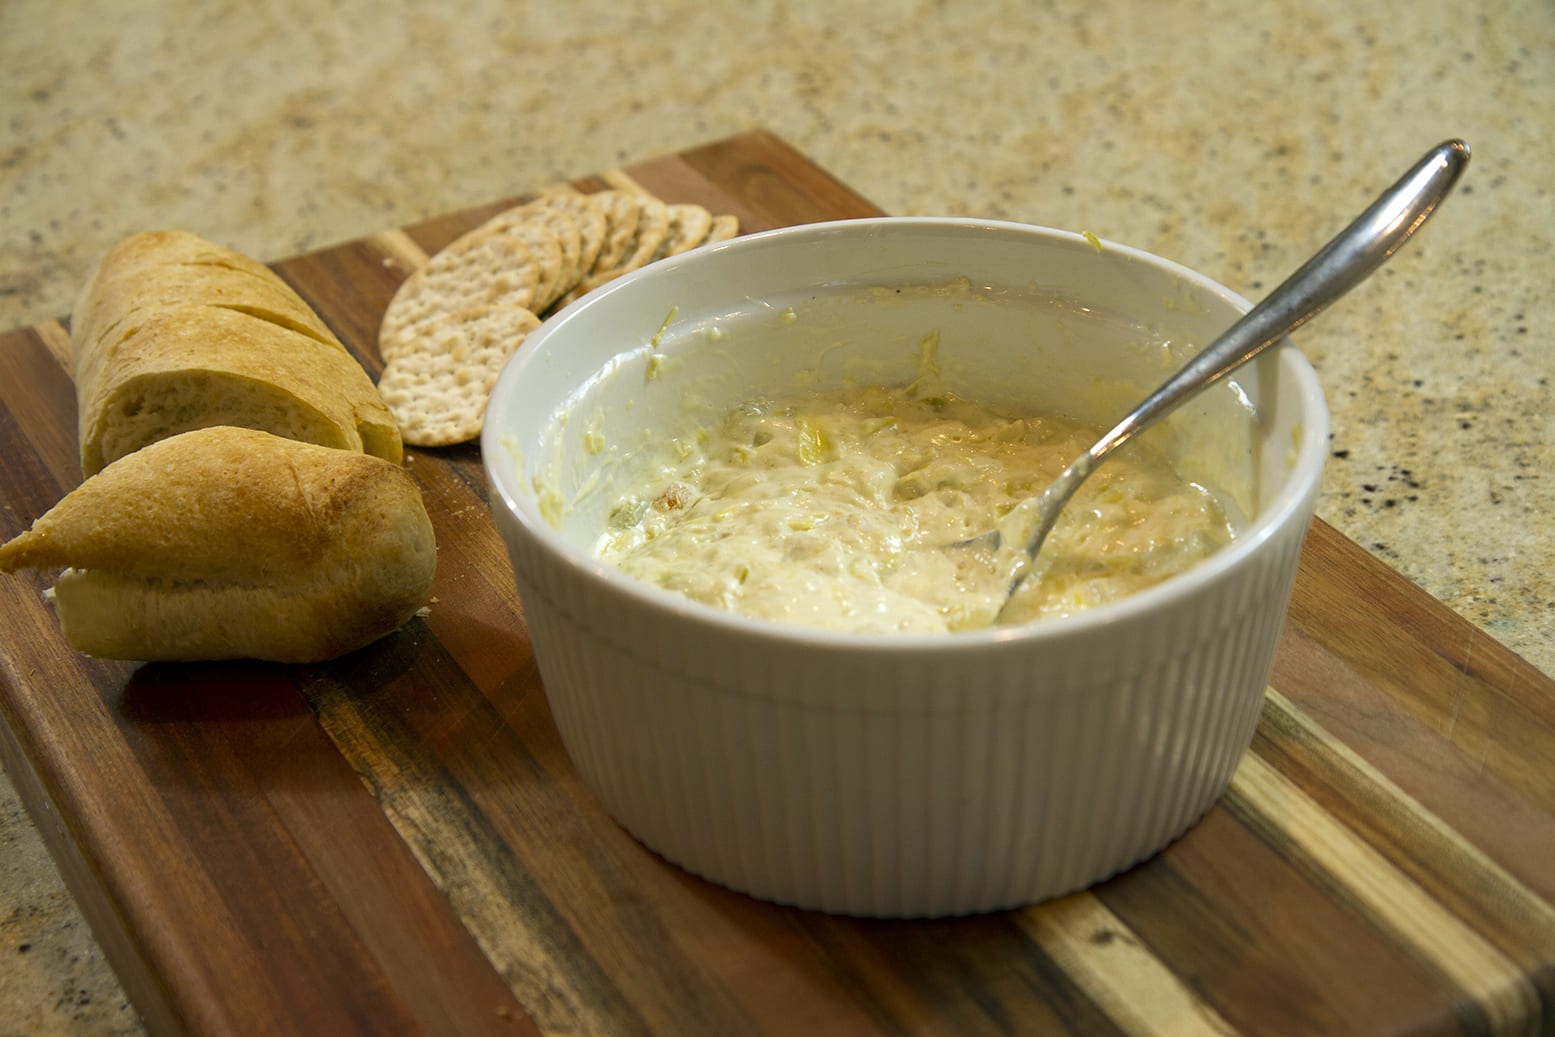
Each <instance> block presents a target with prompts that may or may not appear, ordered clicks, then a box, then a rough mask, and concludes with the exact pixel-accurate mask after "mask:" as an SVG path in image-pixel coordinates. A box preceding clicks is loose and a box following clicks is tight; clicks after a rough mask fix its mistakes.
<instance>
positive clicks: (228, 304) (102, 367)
mask: <svg viewBox="0 0 1555 1037" xmlns="http://www.w3.org/2000/svg"><path fill="white" fill-rule="evenodd" d="M71 343H72V349H73V367H74V377H75V382H76V401H77V405H78V411H79V417H78V421H79V433H80V441H81V467H82V471H83V472H84V473H85V474H87V475H91V474H93V473H94V472H96V471H98V470H99V469H101V468H102V467H103V466H104V465H105V464H108V463H109V462H111V461H113V460H114V459H116V458H118V457H122V456H124V455H125V454H126V453H129V452H130V451H133V450H137V449H139V448H140V447H142V446H145V445H146V444H147V443H151V442H155V441H156V440H158V439H161V438H164V437H166V436H170V435H176V434H178V433H180V432H185V431H188V430H190V429H194V428H204V427H207V426H211V425H238V426H245V427H250V428H257V429H263V430H265V431H269V432H272V433H275V434H276V435H282V436H288V437H291V438H296V439H300V440H303V441H305V442H314V443H319V444H322V445H326V446H334V447H340V448H344V449H351V450H365V451H366V452H367V453H370V454H375V455H377V456H380V457H383V458H385V459H387V460H391V461H396V462H397V461H399V460H400V459H401V457H402V450H403V447H402V444H401V441H400V436H399V430H398V428H397V427H396V426H395V424H394V420H393V417H392V415H390V414H389V412H388V409H387V408H386V407H384V405H383V401H382V400H381V399H380V398H379V397H378V393H377V390H376V388H374V386H373V384H372V380H371V379H370V378H369V377H368V375H367V372H366V371H364V370H363V369H362V368H361V365H359V364H358V363H357V362H356V360H355V359H354V358H353V357H352V356H351V355H350V353H348V352H347V351H346V348H345V346H344V345H342V344H341V342H340V340H339V339H338V338H336V337H335V335H334V333H333V332H331V331H330V329H329V327H328V326H327V325H325V324H324V322H323V321H322V320H320V319H319V317H318V315H317V314H316V313H314V312H313V310H312V308H311V307H309V306H308V305H307V303H306V302H305V301H304V300H303V299H302V298H301V297H300V296H298V295H297V293H296V292H294V291H293V290H292V289H291V287H290V286H289V285H287V284H286V282H285V281H283V280H281V278H279V277H277V276H276V275H275V274H274V273H273V272H272V271H271V270H270V269H269V268H267V267H265V266H264V265H263V264H261V263H258V262H256V261H255V260H252V259H249V258H248V257H247V256H244V255H242V254H240V253H237V252H234V251H232V250H231V249H226V248H223V247H221V246H219V245H216V244H213V243H211V242H209V241H206V240H205V239H203V238H201V237H199V236H198V235H194V234H189V233H186V232H182V231H152V232H147V233H144V234H135V235H131V236H130V237H128V238H126V239H124V240H123V241H121V242H120V243H119V244H117V245H116V246H114V248H113V249H112V250H110V252H109V253H108V255H107V256H106V257H105V258H104V260H103V262H102V264H101V265H100V266H99V267H98V269H97V271H96V272H95V273H94V275H93V277H92V278H91V279H90V281H88V283H87V285H86V287H85V288H84V289H83V291H82V293H81V295H80V297H79V299H78V300H77V303H76V306H75V309H74V311H73V312H72V314H71Z"/></svg>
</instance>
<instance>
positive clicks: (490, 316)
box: [378, 303, 540, 447]
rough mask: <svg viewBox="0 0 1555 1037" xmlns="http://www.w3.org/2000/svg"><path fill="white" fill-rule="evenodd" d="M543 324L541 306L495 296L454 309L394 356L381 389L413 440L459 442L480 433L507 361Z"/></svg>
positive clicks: (421, 442) (411, 442)
mask: <svg viewBox="0 0 1555 1037" xmlns="http://www.w3.org/2000/svg"><path fill="white" fill-rule="evenodd" d="M539 326H540V318H539V317H537V316H535V314H534V313H533V311H531V310H528V309H525V308H523V307H519V306H512V305H508V304H506V303H495V304H491V305H488V306H485V307H482V308H479V309H477V310H468V311H465V312H463V313H457V314H456V313H448V314H445V315H443V316H442V317H441V318H440V319H438V320H435V321H432V322H429V323H428V324H427V325H426V326H425V327H424V328H423V334H422V336H421V338H420V339H418V341H417V343H416V346H415V348H414V349H411V350H409V351H406V352H404V353H402V354H400V355H398V356H396V357H395V358H394V359H393V360H391V361H389V363H388V364H386V365H385V367H384V369H383V375H382V376H381V377H380V378H379V379H378V393H379V395H380V396H382V397H383V401H384V403H385V404H387V405H388V407H389V410H390V412H391V413H393V415H394V420H395V422H396V423H397V424H398V425H399V427H400V435H401V437H402V438H403V439H404V441H405V442H406V443H407V444H409V445H411V446H424V447H433V446H452V445H453V444H455V443H464V442H468V441H469V440H472V439H474V438H476V437H477V436H479V435H480V432H481V425H482V424H483V423H484V421H485V417H486V401H487V399H488V398H489V397H490V395H491V389H492V386H493V385H495V384H496V381H497V375H498V374H500V373H501V371H502V365H503V364H504V363H506V362H507V359H508V357H510V356H512V355H513V351H514V350H515V349H517V348H518V347H519V346H520V345H521V344H522V343H523V341H524V339H525V338H527V337H528V335H529V333H530V332H532V331H533V330H534V329H535V328H537V327H539Z"/></svg>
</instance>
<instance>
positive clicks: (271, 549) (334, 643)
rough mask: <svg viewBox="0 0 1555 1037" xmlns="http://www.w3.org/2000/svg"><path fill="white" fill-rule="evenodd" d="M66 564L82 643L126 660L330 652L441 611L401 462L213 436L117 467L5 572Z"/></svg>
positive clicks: (67, 607) (311, 657)
mask: <svg viewBox="0 0 1555 1037" xmlns="http://www.w3.org/2000/svg"><path fill="white" fill-rule="evenodd" d="M23 568H30V569H63V570H64V571H63V573H61V575H60V577H59V579H58V582H57V583H56V585H55V587H54V593H53V598H54V606H55V610H56V612H57V613H58V616H59V619H60V624H61V627H62V628H63V631H64V634H65V637H66V639H67V640H68V641H69V642H70V643H71V644H72V645H73V646H74V647H75V648H76V649H77V650H79V651H82V652H84V653H86V654H88V655H95V656H99V657H105V658H118V659H142V660H170V659H231V658H255V659H267V660H274V661H278V662H316V661H320V660H324V659H330V658H333V657H335V656H338V655H341V654H343V653H345V652H349V651H352V650H353V649H356V648H360V647H362V646H363V645H366V644H368V643H369V642H371V641H374V640H376V639H377V638H379V637H381V636H383V635H384V634H387V633H389V632H390V631H392V630H394V629H396V628H397V627H399V626H400V625H401V624H403V623H405V622H406V621H407V620H408V619H409V618H410V617H411V616H412V615H413V614H414V613H415V611H416V610H417V609H418V608H419V607H420V606H421V605H422V604H424V603H425V600H426V595H427V593H428V591H429V589H430V587H431V583H432V578H433V574H434V571H435V568H436V546H435V543H434V538H433V532H432V525H431V522H430V520H429V519H428V517H427V513H426V509H425V507H424V505H423V504H422V500H421V494H420V492H419V491H418V490H417V488H416V486H415V484H414V483H413V482H412V481H411V479H410V477H409V476H408V475H407V474H406V473H405V472H404V470H403V469H401V468H400V467H399V466H398V465H395V464H391V463H389V462H388V461H385V460H383V459H381V458H377V457H372V456H369V455H365V454H360V453H352V452H348V451H343V450H336V449H331V448H328V447H322V446H317V445H313V444H308V443H301V442H297V441H294V440H290V439H286V438H283V437H280V436H275V435H272V434H270V433H268V432H263V431H255V430H252V429H240V428H231V427H224V426H218V427H212V428H206V429H200V430H195V431H190V432H185V433H182V434H179V435H175V436H172V437H169V438H166V439H162V440H159V441H158V442H156V443H153V444H151V445H149V446H146V447H144V448H142V449H140V450H138V451H136V452H134V453H132V454H129V455H127V456H125V457H123V458H121V459H120V460H117V461H115V462H113V463H112V464H110V465H108V466H107V467H105V468H103V469H102V471H101V472H99V473H98V474H96V475H94V476H92V477H91V478H89V479H87V480H86V481H85V482H83V483H82V484H81V485H80V486H79V487H77V488H76V489H75V490H74V491H72V492H71V493H70V494H68V495H67V496H66V497H65V498H64V499H63V500H62V501H60V502H59V503H58V504H57V505H55V506H54V508H52V509H51V510H50V511H48V512H47V513H46V514H44V515H43V516H42V517H41V518H39V519H38V521H37V522H36V523H34V524H33V526H32V528H31V529H30V530H29V531H27V532H25V533H22V534H21V535H20V536H18V537H16V538H15V539H13V540H11V541H10V542H9V543H6V544H5V545H3V546H0V572H10V571H14V570H16V569H23Z"/></svg>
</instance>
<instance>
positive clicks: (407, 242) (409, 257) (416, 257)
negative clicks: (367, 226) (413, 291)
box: [367, 228, 432, 274]
mask: <svg viewBox="0 0 1555 1037" xmlns="http://www.w3.org/2000/svg"><path fill="white" fill-rule="evenodd" d="M367 243H368V244H369V245H371V246H372V247H373V248H375V249H377V250H378V251H379V252H382V253H383V255H384V258H385V259H386V260H388V261H389V262H392V263H393V264H395V265H396V266H398V267H399V269H401V270H402V271H404V272H405V273H407V274H408V273H410V272H411V271H412V270H419V269H421V268H422V267H424V266H426V265H427V260H428V259H430V258H432V257H431V256H429V255H427V253H426V250H424V249H423V248H422V247H421V246H420V245H418V244H416V243H415V242H414V241H412V240H411V237H410V235H409V234H406V233H405V232H404V231H402V230H399V229H398V228H396V229H394V230H385V231H380V232H378V233H377V234H374V235H372V236H371V237H369V238H368V239H367Z"/></svg>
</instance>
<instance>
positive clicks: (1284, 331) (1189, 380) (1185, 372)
mask: <svg viewBox="0 0 1555 1037" xmlns="http://www.w3.org/2000/svg"><path fill="white" fill-rule="evenodd" d="M1468 161H1469V146H1468V145H1467V144H1465V143H1464V142H1463V141H1461V140H1449V141H1446V142H1444V143H1442V144H1438V145H1437V146H1436V147H1434V148H1432V149H1431V150H1430V151H1429V152H1427V153H1426V155H1425V157H1424V158H1422V159H1421V160H1420V161H1419V162H1417V163H1416V164H1415V166H1414V168H1413V169H1411V170H1410V171H1409V172H1407V173H1405V174H1404V176H1403V177H1402V178H1400V180H1399V181H1398V183H1396V184H1394V185H1393V186H1392V187H1390V188H1388V189H1387V190H1386V191H1384V192H1383V193H1382V195H1381V196H1380V197H1378V199H1377V200H1376V201H1375V202H1373V203H1372V205H1371V207H1370V208H1369V209H1367V210H1366V211H1365V212H1363V213H1361V215H1360V216H1358V217H1356V218H1355V221H1354V222H1353V223H1351V224H1350V225H1349V226H1348V227H1346V228H1345V229H1344V230H1342V231H1340V232H1339V234H1338V236H1336V237H1335V238H1334V239H1333V240H1332V241H1330V242H1329V243H1328V244H1327V245H1324V246H1323V249H1322V251H1320V252H1318V253H1317V254H1316V255H1315V256H1313V257H1312V258H1311V259H1309V260H1307V262H1306V263H1305V264H1303V265H1302V267H1301V269H1299V270H1297V271H1296V272H1295V273H1294V274H1291V275H1290V277H1288V278H1286V279H1285V281H1284V282H1283V283H1282V284H1281V285H1280V286H1279V287H1278V288H1276V289H1275V290H1274V291H1272V292H1270V293H1269V294H1268V296H1267V297H1265V298H1264V300H1263V301H1262V302H1260V303H1259V304H1258V305H1257V306H1254V307H1253V308H1252V309H1251V310H1249V311H1248V312H1247V313H1246V314H1245V315H1243V317H1242V319H1241V320H1239V321H1237V322H1236V323H1235V324H1233V325H1232V326H1231V327H1230V328H1229V329H1228V330H1227V331H1226V332H1225V334H1223V335H1221V336H1220V337H1219V338H1217V339H1216V340H1215V341H1214V342H1212V343H1211V344H1210V345H1209V346H1208V347H1207V348H1206V349H1204V350H1203V351H1202V352H1200V353H1199V354H1198V356H1196V357H1194V358H1193V359H1192V360H1191V361H1189V362H1188V363H1187V364H1185V365H1184V366H1183V367H1182V368H1181V369H1180V370H1179V371H1178V372H1177V373H1176V374H1174V375H1172V377H1170V378H1168V379H1167V380H1166V381H1165V382H1163V383H1162V384H1161V386H1160V388H1158V389H1156V391H1155V392H1153V393H1151V394H1150V396H1149V397H1147V398H1146V399H1145V401H1144V402H1143V403H1141V404H1140V405H1139V406H1138V407H1136V408H1134V410H1133V411H1132V412H1131V413H1130V414H1129V415H1128V417H1126V418H1124V419H1123V420H1122V421H1120V422H1118V424H1117V425H1116V426H1114V427H1113V429H1112V430H1111V431H1110V432H1108V433H1107V434H1106V435H1104V436H1102V437H1101V439H1099V440H1097V441H1096V443H1095V445H1093V446H1092V447H1091V449H1090V450H1089V451H1088V453H1089V455H1090V462H1091V463H1090V464H1087V465H1084V466H1083V467H1084V468H1085V469H1086V470H1089V468H1090V467H1091V466H1092V465H1094V463H1095V462H1097V461H1099V460H1101V459H1102V457H1104V456H1106V455H1107V454H1108V453H1110V452H1111V451H1112V450H1114V449H1115V448H1117V447H1119V446H1121V445H1122V444H1123V443H1125V442H1126V441H1127V440H1128V439H1129V438H1130V437H1132V436H1134V435H1135V434H1137V433H1139V432H1143V431H1144V430H1145V429H1147V428H1149V427H1150V426H1151V425H1153V424H1155V423H1156V422H1157V421H1159V420H1160V419H1161V418H1163V417H1165V416H1166V415H1167V414H1168V413H1170V412H1171V411H1172V410H1174V409H1175V408H1176V407H1177V406H1178V405H1179V404H1180V403H1182V402H1183V401H1184V400H1187V399H1188V398H1189V397H1191V396H1193V395H1195V394H1197V393H1198V392H1199V391H1200V390H1201V389H1203V388H1204V387H1205V386H1207V385H1210V384H1212V383H1214V382H1216V381H1218V380H1219V379H1221V378H1223V377H1225V376H1226V375H1228V374H1230V373H1231V372H1232V371H1234V370H1236V369H1237V368H1238V367H1241V366H1242V365H1243V364H1245V363H1247V362H1248V361H1249V360H1251V359H1253V357H1255V356H1257V355H1258V354H1260V353H1262V352H1263V351H1264V350H1265V349H1268V348H1269V347H1270V346H1272V345H1274V344H1275V343H1276V342H1278V341H1280V340H1281V339H1283V338H1284V337H1285V336H1286V335H1288V334H1290V333H1291V332H1292V331H1294V330H1295V329H1296V328H1298V327H1300V326H1301V325H1303V324H1305V323H1306V322H1307V321H1308V320H1310V319H1312V318H1313V317H1314V316H1316V315H1317V314H1318V313H1320V312H1322V311H1323V309H1324V308H1326V307H1327V306H1328V305H1329V304H1330V303H1332V302H1334V301H1335V300H1337V299H1338V298H1339V297H1340V296H1342V295H1344V294H1345V293H1346V292H1348V291H1349V290H1350V289H1351V288H1354V287H1355V286H1356V285H1358V284H1360V283H1361V282H1362V281H1364V280H1365V279H1366V278H1367V277H1369V276H1370V275H1371V274H1372V272H1373V271H1374V270H1376V269H1377V267H1379V266H1381V265H1382V263H1383V262H1384V261H1385V260H1386V259H1387V258H1388V257H1389V256H1391V255H1392V254H1393V253H1394V252H1396V251H1397V250H1398V248H1399V247H1400V246H1401V245H1403V244H1404V242H1405V241H1407V240H1408V239H1409V237H1410V235H1412V234H1414V232H1415V231H1416V230H1418V229H1419V228H1420V225H1421V224H1423V223H1424V222H1425V221H1426V219H1427V218H1428V217H1429V216H1430V215H1431V213H1432V212H1434V211H1435V210H1436V207H1437V206H1438V205H1439V204H1441V201H1442V199H1444V198H1446V197H1447V193H1448V192H1449V191H1451V190H1452V187H1453V184H1455V183H1457V181H1458V177H1459V176H1461V175H1462V174H1463V170H1464V168H1465V167H1466V166H1467V165H1468ZM1082 460H1083V459H1082Z"/></svg>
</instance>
